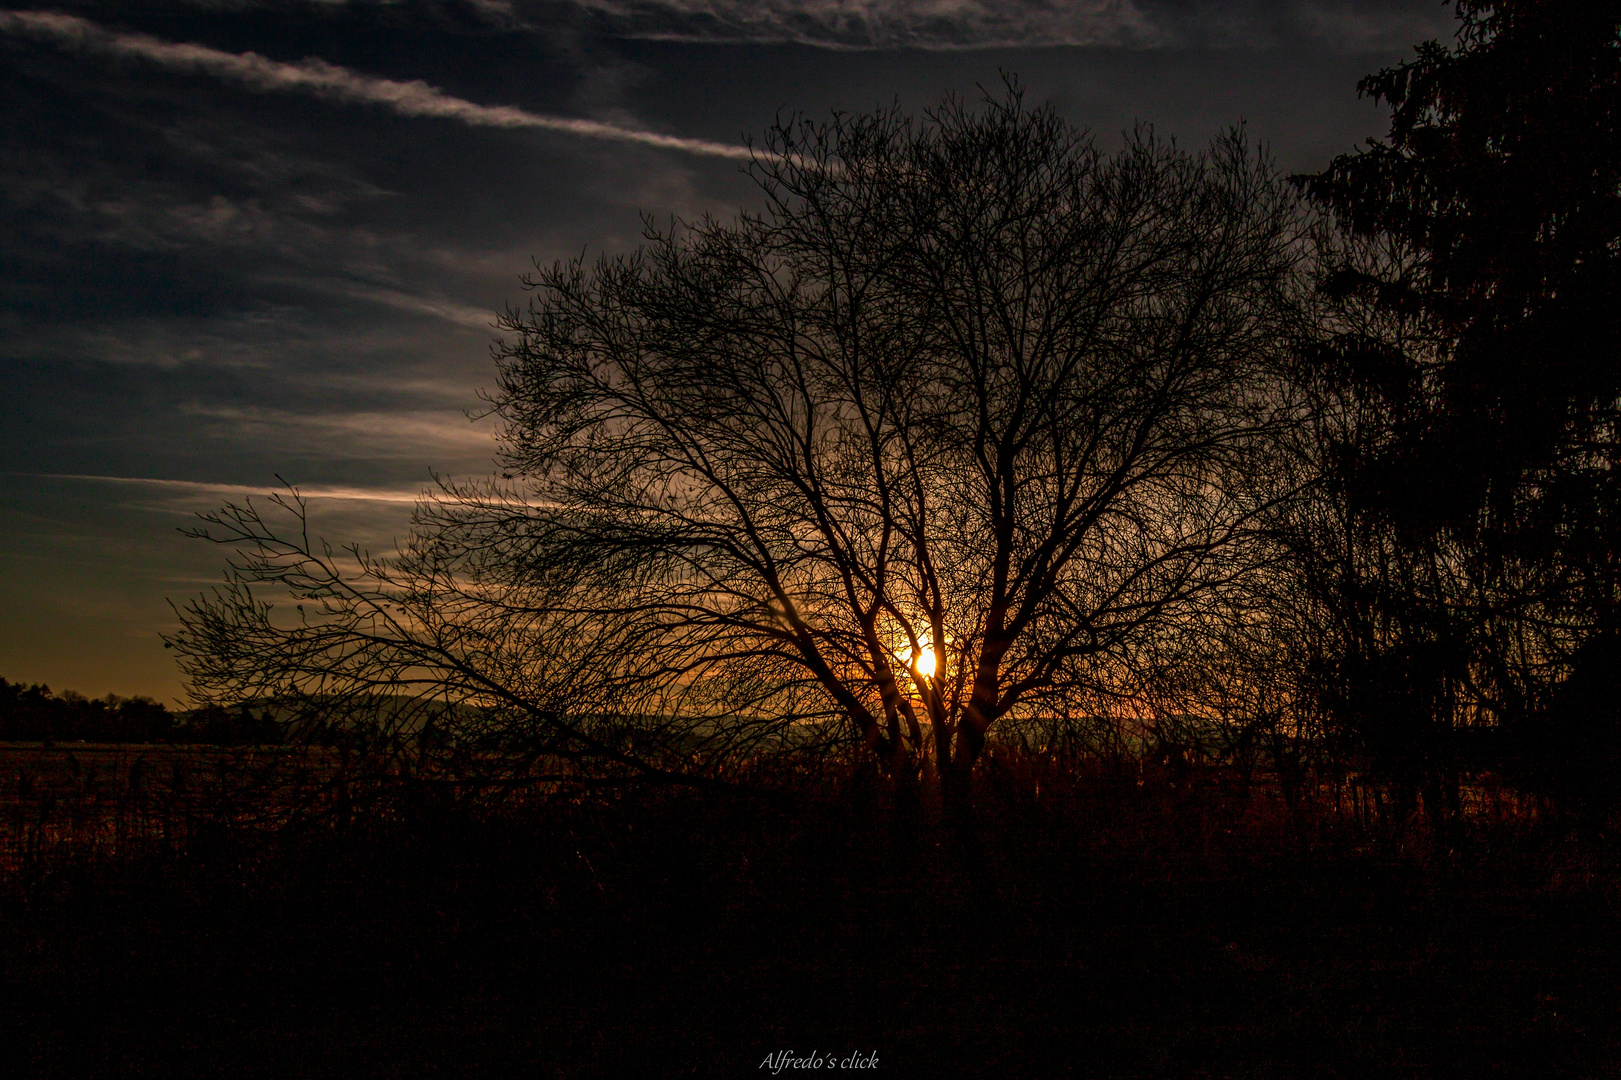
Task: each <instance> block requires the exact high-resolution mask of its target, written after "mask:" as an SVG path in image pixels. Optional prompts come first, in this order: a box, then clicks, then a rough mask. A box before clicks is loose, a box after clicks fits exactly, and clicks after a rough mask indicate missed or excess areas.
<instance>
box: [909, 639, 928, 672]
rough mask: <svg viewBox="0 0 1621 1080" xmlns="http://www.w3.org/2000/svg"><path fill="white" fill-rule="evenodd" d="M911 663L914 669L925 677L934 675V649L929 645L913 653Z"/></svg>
mask: <svg viewBox="0 0 1621 1080" xmlns="http://www.w3.org/2000/svg"><path fill="white" fill-rule="evenodd" d="M909 663H910V664H911V665H912V670H913V671H915V672H917V673H918V674H919V675H921V676H923V677H924V678H925V679H930V678H933V677H934V650H933V649H931V648H929V647H928V646H927V645H925V646H923V648H921V649H919V650H918V651H917V652H915V653H913V654H912V657H911V659H910V661H909Z"/></svg>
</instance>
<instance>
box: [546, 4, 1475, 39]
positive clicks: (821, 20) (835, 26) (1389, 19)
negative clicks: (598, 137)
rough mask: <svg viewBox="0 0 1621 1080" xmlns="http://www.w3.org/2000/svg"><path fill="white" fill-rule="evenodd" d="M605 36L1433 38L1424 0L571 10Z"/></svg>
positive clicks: (1432, 15)
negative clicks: (594, 22) (590, 19)
mask: <svg viewBox="0 0 1621 1080" xmlns="http://www.w3.org/2000/svg"><path fill="white" fill-rule="evenodd" d="M574 6H575V7H577V8H578V9H580V10H583V11H586V12H588V13H590V14H592V15H594V16H595V17H597V18H598V19H599V20H601V21H602V23H603V24H604V25H605V26H606V28H607V29H608V31H609V32H610V33H612V34H613V35H615V36H618V37H624V38H634V39H644V40H659V41H694V42H733V43H745V42H750V43H760V44H768V43H793V44H800V45H810V46H814V47H818V48H826V49H915V50H937V51H938V50H968V49H1004V48H1050V47H1054V46H1103V47H1113V48H1130V49H1147V48H1160V47H1168V46H1186V45H1207V46H1216V47H1233V46H1261V47H1270V46H1276V45H1279V44H1281V43H1282V42H1285V41H1291V40H1295V41H1298V40H1301V39H1306V40H1314V41H1320V42H1327V43H1329V44H1330V45H1331V46H1333V47H1335V48H1338V49H1341V50H1358V49H1369V48H1389V47H1393V46H1394V47H1401V46H1406V45H1411V44H1412V43H1413V42H1414V41H1417V40H1420V39H1422V38H1426V37H1433V36H1436V35H1437V34H1438V33H1443V32H1444V30H1443V28H1444V25H1445V19H1444V18H1443V17H1442V16H1440V15H1439V14H1438V11H1439V7H1440V6H1439V5H1437V4H1435V3H1432V2H1428V0H1072V2H1064V0H574Z"/></svg>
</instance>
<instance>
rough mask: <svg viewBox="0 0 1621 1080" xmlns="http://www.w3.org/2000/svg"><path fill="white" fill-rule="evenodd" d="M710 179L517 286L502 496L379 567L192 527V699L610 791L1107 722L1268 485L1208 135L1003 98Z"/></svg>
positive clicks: (431, 504)
mask: <svg viewBox="0 0 1621 1080" xmlns="http://www.w3.org/2000/svg"><path fill="white" fill-rule="evenodd" d="M750 171H751V173H752V175H753V177H754V178H755V180H756V181H757V183H758V184H759V186H760V190H761V193H762V195H763V198H764V206H765V209H764V210H763V211H762V212H759V213H753V214H742V215H740V216H739V217H738V218H737V219H736V220H734V221H730V222H721V221H717V220H712V219H705V220H702V221H698V222H691V223H683V222H672V223H671V224H670V225H668V226H665V227H659V226H654V225H651V224H650V225H649V226H648V229H647V232H646V236H645V243H644V244H643V245H642V246H641V248H640V249H639V250H637V251H636V252H634V253H631V254H628V255H623V256H616V257H612V258H604V259H601V260H599V261H597V262H596V263H594V264H590V265H587V264H586V263H585V261H584V260H583V259H577V260H574V261H571V262H563V263H558V264H556V265H553V266H550V267H545V268H540V269H538V270H537V272H536V273H535V274H534V275H533V276H532V277H531V278H529V279H527V284H528V286H529V288H530V290H531V300H530V302H529V305H528V307H527V309H525V310H521V311H520V310H509V311H508V312H507V314H506V316H505V317H504V318H503V320H502V326H503V329H504V330H505V331H506V332H507V336H506V338H505V339H504V340H503V341H502V342H501V343H500V344H499V345H498V346H497V349H496V360H497V363H498V369H499V381H498V384H497V386H496V388H495V389H494V390H493V391H492V392H491V395H490V400H491V405H492V410H493V412H494V413H495V414H496V415H497V416H498V417H499V418H500V420H501V422H502V428H501V436H500V440H501V443H500V460H501V464H502V468H503V472H504V477H505V479H504V480H502V481H497V482H492V483H484V484H463V485H456V484H446V485H445V486H444V487H443V489H442V490H441V491H440V492H439V494H438V495H436V496H434V497H433V498H430V499H429V500H427V501H426V502H425V503H424V504H423V505H422V506H421V507H420V508H419V511H418V514H417V517H416V524H415V527H414V529H413V532H412V535H411V538H410V539H409V541H408V542H407V544H406V545H405V546H404V547H403V548H402V550H401V553H400V555H399V556H398V557H397V558H394V559H390V560H364V559H362V560H359V561H358V562H357V563H356V564H355V565H354V566H353V567H349V568H347V569H346V568H345V567H343V566H341V565H340V562H341V560H338V559H334V558H332V557H331V556H330V553H325V552H323V551H319V550H312V549H311V545H310V544H309V543H308V542H307V541H303V540H300V539H299V538H298V537H297V536H295V537H294V538H293V539H290V540H289V539H285V538H283V537H281V536H278V535H277V534H276V533H275V532H274V531H273V530H270V529H269V528H267V527H266V526H265V523H264V521H263V519H262V518H260V517H259V516H258V515H257V513H256V512H255V511H253V510H252V509H251V508H249V507H240V508H232V509H230V510H228V511H227V512H225V513H223V514H220V515H215V517H214V518H213V529H214V532H213V534H212V535H213V536H214V538H216V539H220V540H225V541H230V542H233V543H237V544H239V545H244V546H243V547H242V548H241V550H242V552H243V554H242V555H241V556H239V557H238V559H237V560H236V562H235V564H234V565H235V571H234V573H235V580H234V583H233V584H232V585H231V586H230V587H229V588H228V589H226V590H223V591H221V592H219V593H217V594H216V595H215V597H214V598H212V599H210V600H203V601H199V602H196V603H194V604H193V605H192V606H190V607H189V608H188V609H187V610H186V612H185V613H184V618H183V621H184V629H183V630H182V632H181V633H180V635H179V636H178V637H177V638H176V644H177V645H178V646H179V648H180V651H181V654H182V657H183V662H184V663H185V664H186V665H187V668H188V673H189V674H190V675H191V677H192V680H193V685H194V686H195V687H197V688H199V689H200V691H201V692H202V693H204V694H205V695H206V694H219V695H221V696H238V697H240V696H241V695H243V694H244V693H246V692H250V691H251V692H253V693H259V694H274V695H286V694H288V693H290V692H293V691H297V692H299V693H303V694H306V695H325V700H328V701H331V700H333V699H334V698H337V697H343V696H345V695H348V696H350V697H351V698H354V699H356V700H358V699H359V698H358V695H362V694H375V693H376V692H377V691H379V690H386V691H387V692H389V693H392V694H401V693H409V694H415V695H419V696H420V697H421V698H423V699H424V700H426V699H427V698H433V699H434V700H436V701H439V702H442V703H443V705H442V707H438V709H437V711H436V712H431V715H432V716H434V717H435V718H436V719H435V722H437V723H440V724H447V723H453V722H455V720H456V718H457V717H466V716H470V715H473V714H471V713H468V712H466V711H465V710H467V709H472V710H476V715H477V717H478V723H479V725H481V726H482V727H483V729H484V730H486V731H488V730H496V729H501V730H507V731H508V732H509V734H510V735H511V736H512V738H514V739H516V740H517V742H518V743H519V744H522V745H526V746H530V747H532V748H534V750H535V752H536V753H547V754H561V755H564V756H569V757H572V758H573V759H574V760H586V759H590V760H592V761H595V762H599V763H600V762H604V761H606V762H611V763H615V764H616V766H617V767H623V768H629V769H632V770H638V769H649V768H655V767H656V768H657V769H659V770H664V771H682V770H688V769H694V768H697V769H701V768H702V767H703V766H702V765H701V764H694V763H709V762H717V761H727V760H729V761H734V762H735V761H737V760H740V759H743V758H747V757H749V756H750V755H757V754H759V753H761V752H763V750H764V749H765V748H767V747H781V746H805V745H808V744H811V743H815V742H817V741H818V740H820V741H825V742H834V743H838V742H846V741H851V740H853V741H854V742H856V743H857V744H860V745H865V746H866V747H869V748H870V749H871V751H872V752H873V753H874V754H875V755H876V757H877V759H878V760H879V761H881V762H882V763H883V764H884V766H885V767H886V769H888V770H889V772H890V773H892V774H894V775H897V776H903V777H904V776H912V775H916V773H917V770H918V769H919V768H920V767H923V768H929V769H932V770H934V771H936V773H937V774H938V775H940V776H941V777H942V778H943V779H947V780H951V779H953V778H955V779H957V780H959V781H962V782H964V783H965V782H966V777H967V776H968V775H969V774H970V773H971V771H972V769H973V766H974V762H975V760H976V758H977V757H978V755H979V753H980V750H981V748H982V746H983V745H984V740H985V737H986V734H987V732H988V731H990V729H991V728H992V727H993V725H996V724H997V723H998V722H1001V721H1003V720H1004V719H1005V718H1008V717H1010V716H1014V715H1017V714H1019V713H1020V712H1021V710H1022V711H1024V712H1026V713H1028V712H1032V711H1057V712H1065V711H1078V712H1086V711H1091V712H1111V711H1120V710H1126V711H1130V710H1132V709H1134V708H1140V707H1142V705H1141V701H1142V698H1141V691H1142V686H1143V684H1142V676H1143V674H1144V672H1145V671H1146V669H1147V667H1148V666H1149V664H1150V658H1151V657H1152V656H1153V655H1156V654H1157V653H1159V652H1161V651H1163V650H1164V649H1165V648H1166V647H1168V644H1169V643H1171V642H1174V641H1176V640H1178V639H1185V638H1186V637H1187V636H1188V633H1189V631H1190V630H1191V629H1192V628H1193V627H1195V626H1197V625H1199V624H1200V620H1201V619H1206V618H1208V617H1209V615H1210V612H1211V610H1212V609H1213V608H1215V607H1219V606H1220V604H1221V603H1222V602H1223V600H1222V597H1223V595H1224V592H1223V591H1224V590H1228V589H1231V588H1232V587H1233V586H1234V585H1235V583H1236V582H1239V581H1241V580H1242V579H1243V577H1244V575H1245V574H1246V573H1247V572H1248V571H1250V570H1251V569H1253V566H1254V564H1255V559H1256V555H1255V551H1254V549H1253V547H1252V546H1251V545H1249V543H1248V541H1249V540H1250V538H1251V537H1252V536H1253V534H1254V532H1255V530H1256V526H1257V521H1258V514H1259V513H1260V512H1261V510H1262V509H1264V508H1265V506H1266V505H1267V504H1268V502H1269V500H1270V499H1271V498H1273V497H1274V496H1275V494H1276V493H1275V492H1274V491H1271V490H1269V488H1268V484H1267V482H1266V481H1265V479H1264V478H1265V477H1266V476H1267V475H1269V474H1268V470H1267V469H1265V468H1264V467H1262V462H1263V461H1264V454H1265V450H1266V447H1267V446H1268V444H1269V440H1270V439H1271V438H1272V436H1273V435H1274V434H1275V431H1276V427H1277V424H1278V422H1279V420H1280V416H1281V414H1282V412H1283V411H1284V410H1285V399H1286V395H1284V394H1283V393H1282V391H1281V389H1280V383H1279V378H1278V375H1279V372H1280V371H1281V370H1282V366H1283V365H1282V364H1281V360H1282V358H1283V355H1284V353H1285V351H1286V348H1287V343H1288V341H1289V340H1290V335H1291V333H1292V326H1291V324H1290V319H1291V318H1292V317H1293V313H1294V310H1295V309H1294V306H1293V296H1294V284H1295V269H1296V266H1297V263H1298V259H1299V252H1300V244H1299V243H1298V240H1299V237H1298V231H1299V220H1300V219H1299V217H1298V214H1297V212H1296V206H1295V202H1294V199H1293V196H1292V194H1291V192H1290V189H1289V187H1288V185H1287V184H1286V183H1285V182H1283V181H1282V180H1281V179H1280V178H1279V177H1278V176H1277V175H1276V173H1275V172H1274V170H1273V169H1272V168H1271V166H1270V165H1269V163H1268V162H1267V161H1266V159H1265V158H1264V156H1262V155H1259V154H1257V153H1255V152H1254V151H1252V150H1251V149H1250V148H1249V147H1248V146H1247V144H1246V143H1245V141H1244V139H1243V137H1242V136H1241V135H1240V134H1237V133H1234V134H1231V135H1228V136H1226V137H1223V138H1222V139H1219V140H1218V141H1217V142H1216V143H1214V144H1213V145H1212V146H1211V147H1210V148H1209V149H1208V150H1205V151H1202V152H1197V153H1190V152H1187V151H1184V150H1182V149H1180V148H1178V147H1176V146H1175V145H1174V144H1172V143H1168V142H1165V141H1163V140H1160V139H1158V138H1156V137H1155V136H1154V135H1153V133H1152V132H1151V131H1148V130H1146V129H1145V130H1138V131H1137V132H1135V133H1133V134H1132V135H1131V136H1129V137H1128V138H1127V140H1126V141H1125V144H1124V145H1123V146H1122V147H1121V149H1119V150H1118V151H1116V152H1114V153H1106V152H1104V151H1102V150H1100V149H1099V148H1098V147H1097V145H1096V144H1095V142H1094V141H1093V139H1092V138H1091V137H1090V136H1088V135H1086V134H1085V133H1083V132H1080V131H1077V130H1075V129H1073V128H1071V127H1069V126H1068V125H1067V124H1065V123H1064V122H1063V121H1062V120H1061V119H1060V118H1059V117H1058V116H1057V115H1056V114H1055V113H1053V112H1052V111H1051V110H1050V109H1045V108H1043V109H1028V108H1026V107H1025V106H1024V105H1023V103H1022V100H1021V98H1020V95H1019V93H1018V92H1017V91H1016V90H1013V91H1010V92H1009V94H1008V95H1007V96H1006V97H1004V98H1002V99H999V100H987V102H986V103H985V104H984V106H983V108H982V109H981V110H980V111H978V112H975V111H972V110H970V109H968V108H966V107H964V106H963V105H962V104H960V103H957V102H947V103H946V104H945V105H944V106H942V107H941V108H940V109H939V110H937V111H936V112H934V113H933V114H931V115H929V116H928V117H926V118H924V119H922V120H917V119H914V118H911V117H908V116H906V115H904V114H902V113H900V112H899V111H895V110H890V111H882V112H877V113H872V114H865V115H852V116H836V117H835V118H834V119H833V120H832V121H831V122H829V123H824V124H816V123H810V122H795V123H790V124H784V125H780V126H778V127H776V128H774V129H773V130H772V131H771V132H770V133H769V135H768V137H767V139H766V142H765V144H764V145H763V146H762V147H761V148H760V150H759V152H758V153H757V155H756V157H755V158H754V160H753V162H752V164H751V166H750ZM289 505H292V504H289ZM357 555H358V553H357ZM266 587H270V588H272V589H283V590H291V592H292V593H293V594H294V595H296V596H298V597H300V598H302V599H303V600H304V601H305V602H306V604H308V603H310V602H311V601H314V602H316V603H318V604H319V605H321V608H320V613H319V615H316V614H314V613H313V612H312V613H311V615H310V616H309V617H308V618H306V619H305V620H303V621H300V622H297V623H296V624H289V623H285V622H278V621H277V620H276V619H275V618H274V617H273V615H272V612H271V610H270V609H269V607H268V606H267V605H266V604H265V603H264V602H263V601H262V600H261V599H259V598H258V595H257V594H255V593H254V589H256V588H257V589H260V590H261V592H262V590H263V589H264V588H266ZM457 709H462V710H464V711H463V712H457V711H456V710H457ZM398 711H399V710H398V709H396V712H398ZM429 713H430V711H423V712H421V713H420V714H419V715H420V716H427V715H429ZM502 716H505V717H509V718H510V724H509V725H508V726H507V727H506V728H505V729H502V728H501V724H500V722H498V718H499V717H502ZM423 722H426V721H423ZM655 748H656V750H655ZM659 754H662V755H663V756H662V757H658V758H657V760H658V761H659V762H662V764H658V765H657V766H654V765H653V764H652V763H653V761H654V760H655V757H656V755H659Z"/></svg>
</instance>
